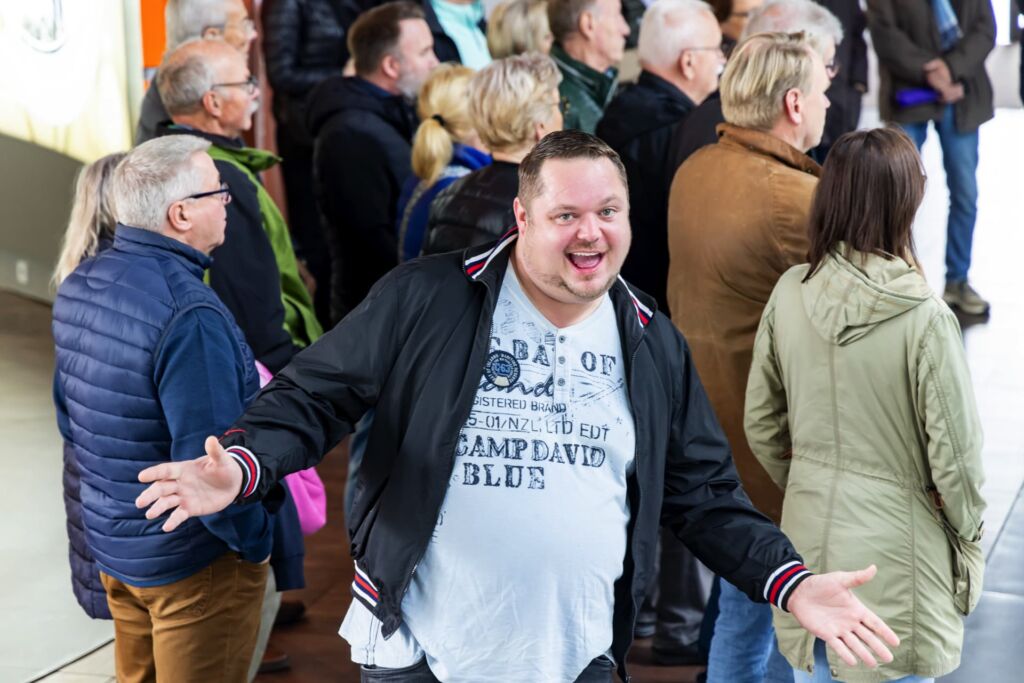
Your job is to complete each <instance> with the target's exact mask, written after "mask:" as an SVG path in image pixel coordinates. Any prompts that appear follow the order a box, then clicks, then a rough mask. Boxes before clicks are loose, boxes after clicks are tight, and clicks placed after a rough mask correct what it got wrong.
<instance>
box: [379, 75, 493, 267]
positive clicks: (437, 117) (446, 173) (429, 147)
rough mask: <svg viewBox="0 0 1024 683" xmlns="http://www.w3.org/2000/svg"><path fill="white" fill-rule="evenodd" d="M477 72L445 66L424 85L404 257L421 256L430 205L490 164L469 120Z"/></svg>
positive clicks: (401, 247)
mask: <svg viewBox="0 0 1024 683" xmlns="http://www.w3.org/2000/svg"><path fill="white" fill-rule="evenodd" d="M473 73H474V72H473V70H472V69H470V68H468V67H465V66H462V65H460V64H442V65H441V66H439V67H437V68H436V69H434V71H433V72H432V73H431V74H430V77H429V78H428V79H427V81H426V83H424V84H423V88H422V89H421V90H420V94H419V97H418V98H417V104H416V109H417V113H418V114H419V117H420V122H421V123H420V126H419V128H418V129H417V130H416V136H415V137H414V138H413V143H412V171H413V174H414V176H415V177H413V178H410V179H409V181H408V182H407V183H406V185H405V188H404V189H403V191H402V196H401V197H400V198H399V201H398V252H399V253H398V258H399V260H400V261H406V260H408V259H411V258H415V257H416V256H419V253H420V247H421V246H422V243H423V233H424V231H425V230H426V226H427V216H428V214H429V210H430V203H431V202H432V201H433V200H434V197H436V196H437V193H438V192H440V191H441V190H443V189H444V188H446V187H448V186H449V185H450V184H451V183H452V182H454V181H455V180H456V179H458V178H460V177H462V176H464V175H466V174H467V173H469V172H470V171H473V170H476V169H478V168H481V167H483V166H486V165H487V164H489V163H490V161H491V158H490V156H488V155H487V153H486V152H485V151H484V148H483V145H482V144H481V143H480V138H479V136H477V133H476V129H475V128H474V127H473V122H472V120H471V118H470V115H469V84H470V80H471V79H472V77H473Z"/></svg>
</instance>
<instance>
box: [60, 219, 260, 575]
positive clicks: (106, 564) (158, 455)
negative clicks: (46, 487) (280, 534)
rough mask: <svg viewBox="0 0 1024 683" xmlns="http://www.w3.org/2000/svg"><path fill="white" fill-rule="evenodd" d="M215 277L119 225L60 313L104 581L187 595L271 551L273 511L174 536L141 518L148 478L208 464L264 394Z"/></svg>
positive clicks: (72, 413)
mask: <svg viewBox="0 0 1024 683" xmlns="http://www.w3.org/2000/svg"><path fill="white" fill-rule="evenodd" d="M209 264H210V258H209V257H208V256H206V255H204V254H202V253H200V252H198V251H196V250H195V249H193V248H191V247H189V246H188V245H186V244H183V243H181V242H178V241H176V240H173V239H171V238H168V237H165V236H163V235H160V234H157V233H155V232H151V231H147V230H140V229H138V228H131V227H126V226H123V225H119V226H118V227H117V231H116V233H115V238H114V245H113V247H111V248H110V249H107V250H105V251H103V252H102V253H100V254H98V255H97V256H96V257H95V258H93V259H90V260H88V261H86V262H83V263H82V264H81V265H80V266H79V267H78V268H77V269H76V270H75V271H74V272H73V273H72V274H71V275H70V276H69V277H68V278H67V279H66V280H65V281H64V282H63V283H62V284H61V286H60V289H59V290H58V292H57V299H56V301H55V302H54V306H53V337H54V341H55V343H56V356H57V383H58V385H59V386H58V387H57V391H55V396H56V398H57V400H58V414H61V413H63V414H64V415H66V418H67V423H66V430H67V433H66V434H65V438H66V441H67V443H68V444H69V445H70V446H71V448H72V449H73V451H74V455H75V459H76V461H77V465H78V469H79V475H80V483H79V494H80V500H81V521H82V526H83V527H84V529H85V531H86V540H87V543H88V548H89V550H90V551H91V552H92V555H93V556H94V558H95V560H96V564H97V566H98V567H99V569H100V570H101V571H103V572H105V573H107V574H109V575H111V576H113V577H115V578H118V579H120V580H122V581H124V582H125V583H128V584H131V585H135V586H155V585H163V584H167V583H172V582H174V581H178V580H180V579H183V578H185V577H187V576H190V575H191V574H193V573H195V572H196V571H198V570H200V569H202V568H203V567H205V566H207V565H208V564H210V563H211V562H212V561H213V560H214V559H216V558H217V557H219V556H220V555H222V554H224V553H225V552H227V551H229V550H233V551H235V552H238V553H239V554H241V556H242V557H243V558H244V559H246V560H249V561H252V562H258V561H261V560H263V559H265V558H266V557H267V556H268V555H269V553H270V549H271V533H272V524H271V520H270V516H269V514H268V512H267V509H266V508H265V507H264V506H262V505H256V506H245V507H241V506H231V507H229V508H228V509H226V510H225V511H223V512H221V513H218V514H217V515H212V516H210V517H203V518H200V519H196V518H192V519H189V520H187V521H186V522H185V523H184V524H182V525H181V526H180V527H178V528H177V529H176V530H175V531H173V532H171V533H164V532H163V531H162V530H161V528H160V526H161V524H162V523H163V521H164V519H163V518H160V519H156V520H147V519H146V518H145V511H144V510H139V509H138V508H136V507H135V498H136V497H137V496H138V495H139V494H140V493H141V492H142V490H143V489H144V488H145V487H144V485H143V484H141V483H139V481H138V474H139V472H140V471H141V470H142V469H144V468H146V467H149V466H150V465H153V464H156V463H159V462H166V461H168V460H172V459H175V460H182V459H191V458H195V457H197V456H199V455H201V454H202V453H203V441H204V440H205V437H206V436H208V435H210V434H219V433H221V432H223V431H224V430H225V429H226V428H227V427H228V426H229V425H230V424H231V422H232V421H233V420H234V419H235V418H236V417H237V416H238V415H239V414H240V413H241V411H242V409H243V408H244V407H245V405H247V404H248V402H249V401H250V400H251V399H252V398H253V396H255V394H256V392H257V391H258V387H259V378H258V376H257V374H256V370H255V365H254V362H253V357H252V353H251V351H250V350H249V347H248V346H247V345H246V344H245V341H244V339H243V338H242V334H241V332H240V331H239V330H238V327H237V326H236V325H235V324H234V321H233V320H232V318H231V314H230V313H228V311H227V309H225V308H224V306H223V304H222V303H221V302H220V300H219V299H218V298H217V296H216V295H215V294H214V293H213V291H212V290H210V289H209V288H208V287H206V285H205V284H203V280H202V277H203V272H204V270H205V269H206V268H207V267H208V266H209ZM62 431H63V430H62Z"/></svg>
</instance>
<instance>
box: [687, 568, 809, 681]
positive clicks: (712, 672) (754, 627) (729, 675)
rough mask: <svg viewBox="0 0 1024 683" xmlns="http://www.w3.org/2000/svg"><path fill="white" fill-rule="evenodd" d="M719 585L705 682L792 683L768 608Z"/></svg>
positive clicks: (732, 589)
mask: <svg viewBox="0 0 1024 683" xmlns="http://www.w3.org/2000/svg"><path fill="white" fill-rule="evenodd" d="M720 583H721V589H720V590H721V592H720V593H719V595H718V618H717V619H716V620H715V634H714V635H713V636H712V637H711V653H710V655H709V656H708V681H707V683H793V669H792V667H790V665H789V662H787V661H786V660H785V658H784V657H783V656H782V654H780V653H779V646H778V644H777V643H776V642H775V629H774V628H772V608H771V606H769V605H768V604H761V603H756V602H752V601H751V600H750V598H748V597H747V596H746V595H744V594H743V593H742V592H740V590H739V589H738V588H736V587H735V586H733V585H732V584H731V583H729V582H728V581H725V580H723V581H721V582H720Z"/></svg>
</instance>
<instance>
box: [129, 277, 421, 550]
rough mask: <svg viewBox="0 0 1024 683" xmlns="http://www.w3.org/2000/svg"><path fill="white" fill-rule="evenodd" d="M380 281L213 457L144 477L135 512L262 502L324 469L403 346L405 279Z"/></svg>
mask: <svg viewBox="0 0 1024 683" xmlns="http://www.w3.org/2000/svg"><path fill="white" fill-rule="evenodd" d="M399 273H400V271H395V272H392V273H391V274H389V275H388V276H385V278H383V279H382V280H381V281H380V282H378V283H377V284H376V285H375V286H374V287H373V289H372V290H371V291H370V294H369V295H368V296H367V297H366V299H365V300H364V301H363V303H361V304H360V305H359V306H358V307H356V309H355V310H354V311H352V313H350V314H349V315H348V316H347V317H346V318H345V319H344V320H343V321H342V322H340V323H339V324H338V325H337V326H336V327H335V328H334V329H333V330H331V331H330V332H329V333H327V334H326V335H324V336H323V337H321V338H320V340H318V341H317V343H315V344H313V345H312V346H311V347H309V348H308V349H306V350H305V351H302V352H301V353H299V354H298V355H297V356H296V357H295V358H294V359H293V360H292V362H291V363H290V364H289V365H288V366H287V367H286V368H285V369H284V370H282V371H281V373H280V374H279V375H278V376H277V377H275V378H274V380H273V381H272V382H271V383H270V384H269V385H267V387H266V388H265V389H264V391H263V392H262V393H261V394H260V395H259V397H258V398H257V399H256V401H254V402H253V404H252V405H251V406H249V408H248V409H247V410H246V411H245V413H244V414H243V415H242V416H241V417H240V418H239V419H238V420H237V421H236V422H235V423H234V425H232V427H231V428H230V429H228V430H227V431H226V432H225V434H224V436H222V437H221V438H220V440H218V439H216V438H213V437H210V438H208V439H207V440H206V455H204V456H202V457H200V458H197V459H195V460H187V461H179V462H175V463H164V464H161V465H157V466H154V467H150V468H148V469H145V470H143V471H142V472H141V473H140V474H139V481H142V482H143V483H149V484H151V486H150V487H149V488H147V489H146V490H145V491H144V492H143V493H142V495H140V496H139V497H138V498H137V500H136V505H137V506H138V507H140V508H144V507H147V506H150V505H153V508H152V509H150V510H149V511H148V512H147V516H148V517H149V518H150V519H154V518H156V517H158V516H160V515H162V514H165V513H166V512H168V511H170V512H171V516H170V518H169V519H168V520H167V522H166V523H165V524H164V530H165V531H171V530H173V529H174V528H175V527H177V526H178V525H179V524H181V523H182V522H183V521H184V520H185V519H188V518H189V517H192V516H195V515H208V514H211V513H213V512H218V511H220V510H222V509H224V508H225V507H227V506H228V505H230V504H231V503H232V502H235V501H239V502H246V501H253V500H258V499H260V498H261V497H262V496H263V495H265V494H266V493H267V491H269V490H270V489H271V488H272V487H273V485H274V484H275V483H276V482H277V481H279V480H280V479H281V478H283V477H284V476H285V475H286V474H288V473H290V472H295V471H298V470H301V469H305V468H307V467H310V466H312V465H315V464H316V463H318V462H319V461H320V460H321V459H322V458H323V455H324V453H326V452H327V451H329V450H330V449H331V448H333V447H334V446H335V445H336V444H337V443H338V442H339V441H340V440H341V439H342V437H344V436H345V435H346V434H347V433H349V432H350V431H352V427H353V425H354V424H355V423H356V422H357V421H358V420H359V418H360V417H362V416H363V414H364V413H365V412H366V411H367V410H368V409H369V408H371V407H372V406H373V405H375V404H376V401H377V397H378V395H379V392H380V389H381V386H382V384H383V383H384V381H385V380H386V378H387V377H388V375H389V373H390V371H391V367H392V365H393V363H394V358H395V356H396V354H397V349H398V347H399V345H400V343H401V334H402V333H401V331H400V330H399V329H398V327H399V325H398V322H397V318H398V313H397V311H398V301H399V298H400V292H399V291H398V290H399V282H398V281H399V279H400V275H399Z"/></svg>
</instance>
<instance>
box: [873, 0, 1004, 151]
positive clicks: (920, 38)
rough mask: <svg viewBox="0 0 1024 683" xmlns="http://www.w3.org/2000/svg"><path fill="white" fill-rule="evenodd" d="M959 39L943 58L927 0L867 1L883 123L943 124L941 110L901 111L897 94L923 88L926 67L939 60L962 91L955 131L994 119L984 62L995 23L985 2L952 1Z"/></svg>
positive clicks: (924, 107)
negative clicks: (960, 34)
mask: <svg viewBox="0 0 1024 683" xmlns="http://www.w3.org/2000/svg"><path fill="white" fill-rule="evenodd" d="M951 3H952V5H953V10H954V11H955V12H956V16H957V18H958V19H959V21H960V30H961V31H962V32H963V37H962V38H961V39H960V42H959V43H957V45H956V47H954V48H953V49H952V50H950V51H949V52H947V53H946V54H942V50H941V49H940V48H939V32H938V28H937V27H936V24H935V15H934V10H933V9H932V3H931V0H868V28H869V29H870V31H871V38H872V42H873V43H874V46H875V51H876V52H877V53H878V74H879V81H880V83H879V91H878V108H879V110H880V112H881V115H882V120H884V121H894V122H896V123H921V122H923V121H934V120H936V119H940V118H942V112H943V109H944V107H945V105H943V104H941V103H935V104H922V105H919V106H916V107H908V108H899V107H897V106H896V101H895V99H894V98H895V94H896V93H897V92H898V91H900V90H902V89H904V88H927V87H928V82H927V81H926V80H925V77H924V65H925V63H926V62H929V61H931V60H933V59H935V58H936V57H941V58H942V59H943V60H944V61H945V62H946V64H947V65H948V66H949V70H950V72H951V73H952V74H953V79H954V80H956V81H957V82H959V83H962V84H963V86H964V91H965V93H966V95H965V97H964V98H963V99H962V100H960V101H959V102H957V103H956V105H954V106H955V112H956V127H957V130H959V131H960V132H961V133H970V132H972V131H975V130H977V129H978V126H980V125H981V124H983V123H985V122H986V121H988V120H989V119H991V118H992V117H993V116H994V115H995V110H994V108H993V99H992V83H991V82H990V81H989V79H988V74H987V73H986V72H985V58H986V57H988V53H989V52H991V51H992V48H993V47H994V46H995V37H996V23H995V18H994V17H993V16H992V4H991V3H990V2H989V0H951Z"/></svg>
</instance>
